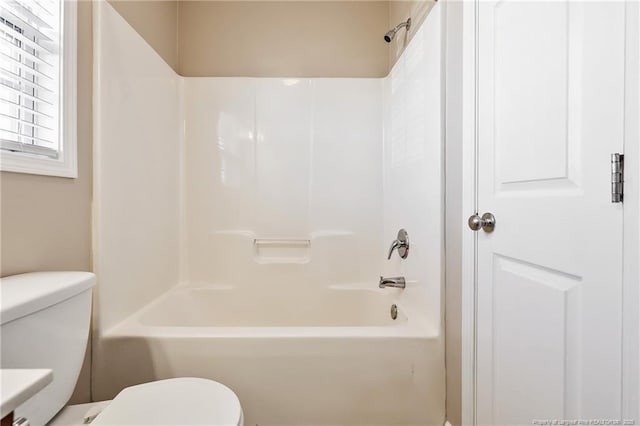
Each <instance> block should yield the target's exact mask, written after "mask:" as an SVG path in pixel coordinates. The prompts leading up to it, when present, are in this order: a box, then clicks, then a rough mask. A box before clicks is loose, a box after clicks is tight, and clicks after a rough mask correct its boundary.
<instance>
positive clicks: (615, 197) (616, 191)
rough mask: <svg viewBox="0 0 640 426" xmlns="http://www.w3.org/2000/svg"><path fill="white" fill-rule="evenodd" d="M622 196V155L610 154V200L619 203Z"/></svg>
mask: <svg viewBox="0 0 640 426" xmlns="http://www.w3.org/2000/svg"><path fill="white" fill-rule="evenodd" d="M623 197H624V155H623V154H611V202H612V203H621V202H622V199H623Z"/></svg>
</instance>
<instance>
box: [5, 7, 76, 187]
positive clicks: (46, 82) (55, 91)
mask: <svg viewBox="0 0 640 426" xmlns="http://www.w3.org/2000/svg"><path fill="white" fill-rule="evenodd" d="M76 25H77V23H76V3H75V1H63V0H2V2H0V169H1V170H3V171H11V172H21V173H34V174H44V175H53V176H64V177H76V176H77V160H76V143H75V139H76Z"/></svg>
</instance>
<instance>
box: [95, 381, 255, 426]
mask: <svg viewBox="0 0 640 426" xmlns="http://www.w3.org/2000/svg"><path fill="white" fill-rule="evenodd" d="M242 422H243V420H242V407H241V406H240V401H239V400H238V397H237V396H236V395H235V394H234V393H233V391H232V390H231V389H229V388H228V387H226V386H224V385H223V384H221V383H218V382H214V381H213V380H207V379H198V378H192V377H185V378H178V379H167V380H158V381H156V382H150V383H144V384H141V385H137V386H131V387H128V388H126V389H124V390H123V391H122V392H120V393H119V394H118V395H117V396H116V397H115V398H114V399H113V401H112V402H111V403H110V404H109V405H108V406H107V407H106V408H105V409H104V410H103V411H102V412H101V413H100V414H99V415H98V416H97V417H96V418H95V420H93V421H92V422H91V424H92V425H207V426H214V425H215V426H242Z"/></svg>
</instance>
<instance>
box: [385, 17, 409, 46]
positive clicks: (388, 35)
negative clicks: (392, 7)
mask: <svg viewBox="0 0 640 426" xmlns="http://www.w3.org/2000/svg"><path fill="white" fill-rule="evenodd" d="M400 28H406V29H407V32H408V31H409V28H411V18H409V19H407V20H406V21H405V22H401V23H399V24H398V25H396V27H395V28H394V29H392V30H390V31H388V32H387V33H386V34H385V35H384V41H386V42H387V43H391V40H393V39H394V37H395V36H396V33H397V32H398V31H399V30H400Z"/></svg>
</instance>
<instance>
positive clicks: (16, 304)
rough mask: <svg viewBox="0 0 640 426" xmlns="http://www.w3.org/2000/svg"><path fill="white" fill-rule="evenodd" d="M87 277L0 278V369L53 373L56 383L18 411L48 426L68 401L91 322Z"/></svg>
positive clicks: (36, 425)
mask: <svg viewBox="0 0 640 426" xmlns="http://www.w3.org/2000/svg"><path fill="white" fill-rule="evenodd" d="M95 280H96V278H95V275H94V274H92V273H89V272H34V273H28V274H21V275H13V276H10V277H6V278H2V279H0V324H1V325H0V343H1V344H0V348H1V349H0V350H1V357H0V367H1V368H49V369H51V370H53V382H52V383H51V384H49V385H48V386H47V387H45V388H44V389H43V390H42V391H40V392H39V393H38V394H36V395H35V396H33V397H32V398H31V399H29V400H28V401H26V402H25V403H24V404H22V405H21V406H20V407H18V408H17V409H16V411H15V414H16V417H25V418H26V419H28V420H29V421H30V423H31V426H42V425H45V424H46V423H47V422H48V421H49V420H51V418H52V417H53V416H55V415H56V413H57V412H58V411H60V410H61V409H62V408H63V407H64V406H65V405H66V404H67V402H68V401H69V398H70V397H71V394H72V393H73V390H74V388H75V385H76V381H77V380H78V375H79V374H80V369H81V368H82V363H83V360H84V355H85V350H86V347H87V341H88V337H89V325H90V321H91V287H93V285H94V284H95Z"/></svg>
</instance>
